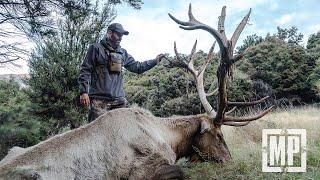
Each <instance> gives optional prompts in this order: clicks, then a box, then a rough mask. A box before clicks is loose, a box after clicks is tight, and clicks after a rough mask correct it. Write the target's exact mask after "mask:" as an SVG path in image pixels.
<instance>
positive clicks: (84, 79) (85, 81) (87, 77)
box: [78, 45, 95, 94]
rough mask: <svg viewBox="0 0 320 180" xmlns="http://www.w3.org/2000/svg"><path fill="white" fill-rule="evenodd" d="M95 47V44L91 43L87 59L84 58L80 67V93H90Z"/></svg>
mask: <svg viewBox="0 0 320 180" xmlns="http://www.w3.org/2000/svg"><path fill="white" fill-rule="evenodd" d="M94 51H95V48H94V46H93V45H90V47H89V49H88V51H87V54H86V56H85V59H84V60H83V62H82V64H81V67H80V76H79V79H78V82H79V89H80V94H83V93H89V85H90V81H91V74H92V68H93V60H94V56H95V53H94Z"/></svg>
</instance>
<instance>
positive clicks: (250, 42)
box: [237, 34, 263, 53]
mask: <svg viewBox="0 0 320 180" xmlns="http://www.w3.org/2000/svg"><path fill="white" fill-rule="evenodd" d="M262 41H263V38H262V37H261V36H257V35H256V34H253V35H250V36H247V38H246V39H245V40H243V44H242V45H241V46H239V47H237V53H242V52H243V51H244V50H245V49H247V48H248V47H250V46H255V45H257V44H259V43H261V42H262Z"/></svg>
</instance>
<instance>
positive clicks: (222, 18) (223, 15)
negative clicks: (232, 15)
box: [218, 6, 227, 38]
mask: <svg viewBox="0 0 320 180" xmlns="http://www.w3.org/2000/svg"><path fill="white" fill-rule="evenodd" d="M225 19H226V6H223V8H222V10H221V15H220V16H219V21H218V31H219V32H220V33H221V35H222V36H223V37H225V38H227V37H226V33H225V29H224V21H225Z"/></svg>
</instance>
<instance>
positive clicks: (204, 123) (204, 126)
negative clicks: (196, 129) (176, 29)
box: [200, 121, 211, 134]
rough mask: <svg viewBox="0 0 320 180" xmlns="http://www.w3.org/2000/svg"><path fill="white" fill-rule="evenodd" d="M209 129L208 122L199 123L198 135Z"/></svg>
mask: <svg viewBox="0 0 320 180" xmlns="http://www.w3.org/2000/svg"><path fill="white" fill-rule="evenodd" d="M210 129H211V124H210V123H209V122H208V121H201V130H200V134H203V133H204V132H206V131H209V130H210Z"/></svg>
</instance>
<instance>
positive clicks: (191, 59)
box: [188, 40, 198, 75]
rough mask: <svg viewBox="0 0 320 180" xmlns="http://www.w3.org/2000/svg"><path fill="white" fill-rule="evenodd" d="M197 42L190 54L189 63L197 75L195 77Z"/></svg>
mask: <svg viewBox="0 0 320 180" xmlns="http://www.w3.org/2000/svg"><path fill="white" fill-rule="evenodd" d="M197 42H198V41H197V40H196V41H195V42H194V45H193V47H192V50H191V54H190V61H189V64H188V66H189V68H190V69H191V70H192V71H193V73H195V74H194V75H196V74H197V72H196V70H195V68H194V60H195V56H196V49H197Z"/></svg>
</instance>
